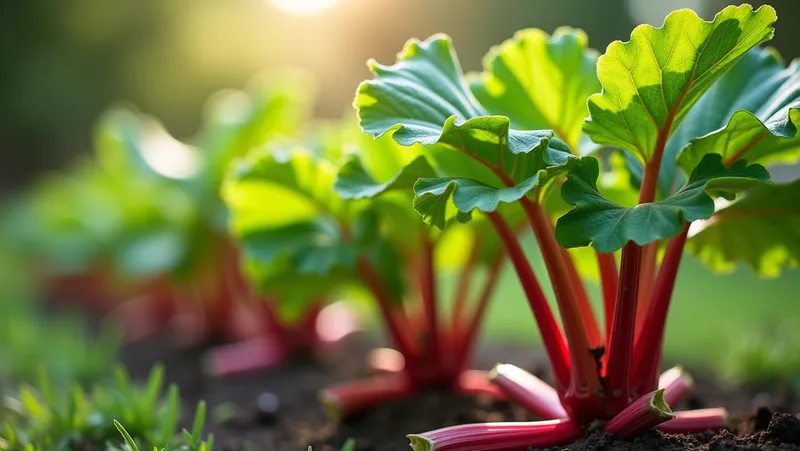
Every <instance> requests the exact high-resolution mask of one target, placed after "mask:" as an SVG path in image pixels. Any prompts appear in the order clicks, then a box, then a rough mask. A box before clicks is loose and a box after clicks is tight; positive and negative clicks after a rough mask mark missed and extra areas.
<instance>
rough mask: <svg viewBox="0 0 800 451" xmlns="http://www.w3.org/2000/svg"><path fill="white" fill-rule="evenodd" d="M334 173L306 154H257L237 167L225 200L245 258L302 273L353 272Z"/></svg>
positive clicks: (332, 168) (352, 249)
mask: <svg viewBox="0 0 800 451" xmlns="http://www.w3.org/2000/svg"><path fill="white" fill-rule="evenodd" d="M335 174H336V168H335V166H333V165H332V164H331V163H330V162H328V161H327V160H325V159H322V158H319V157H316V156H314V155H310V154H308V153H306V152H302V151H299V150H298V151H295V152H288V153H283V152H272V153H271V152H269V151H266V150H264V151H256V152H253V153H252V155H250V156H249V157H248V158H247V159H246V160H243V161H241V162H240V164H238V165H237V166H236V167H235V168H234V171H233V173H232V175H231V177H230V180H229V181H228V182H227V183H226V185H225V190H224V193H223V196H224V198H225V200H226V202H227V205H228V208H229V209H230V210H231V228H232V231H233V233H234V234H235V235H236V236H237V237H239V238H240V239H241V240H242V242H243V244H244V250H245V254H246V256H247V257H248V258H250V259H255V260H257V261H259V262H260V263H262V264H270V263H272V262H274V261H275V260H277V259H279V258H287V259H288V260H289V261H290V262H291V263H292V266H293V267H294V269H295V270H296V271H298V272H300V273H311V274H325V273H327V272H329V271H331V270H332V269H333V268H336V267H352V266H353V264H354V263H355V259H356V256H357V249H356V248H355V245H354V244H352V242H349V241H348V240H345V239H344V234H343V232H342V231H341V230H340V226H339V224H338V220H342V221H345V220H347V219H349V216H347V212H346V205H345V203H344V202H343V201H342V200H341V199H340V198H339V197H338V196H337V195H336V194H335V193H334V192H333V190H332V187H333V182H334V179H335Z"/></svg>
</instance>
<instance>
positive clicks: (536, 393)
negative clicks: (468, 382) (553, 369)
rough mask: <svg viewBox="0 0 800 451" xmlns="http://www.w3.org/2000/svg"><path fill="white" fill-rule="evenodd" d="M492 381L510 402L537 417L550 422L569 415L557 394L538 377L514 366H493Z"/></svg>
mask: <svg viewBox="0 0 800 451" xmlns="http://www.w3.org/2000/svg"><path fill="white" fill-rule="evenodd" d="M489 380H491V381H492V383H493V384H495V385H496V386H497V387H498V388H500V390H501V391H502V392H503V393H505V395H506V396H507V397H508V399H510V400H511V401H514V402H516V403H517V404H519V405H521V406H523V407H525V408H526V409H528V410H530V411H531V412H533V413H534V414H536V415H537V416H539V417H541V418H544V419H547V420H550V419H559V418H567V417H568V416H569V415H568V414H567V411H566V410H564V407H562V406H561V400H560V399H559V398H558V392H556V390H555V389H554V388H553V387H551V386H549V385H547V384H546V383H545V382H543V381H542V380H541V379H539V378H538V377H536V376H534V375H533V374H531V373H529V372H527V371H525V370H523V369H522V368H519V367H517V366H514V365H509V364H498V365H495V367H494V369H492V372H491V373H490V374H489Z"/></svg>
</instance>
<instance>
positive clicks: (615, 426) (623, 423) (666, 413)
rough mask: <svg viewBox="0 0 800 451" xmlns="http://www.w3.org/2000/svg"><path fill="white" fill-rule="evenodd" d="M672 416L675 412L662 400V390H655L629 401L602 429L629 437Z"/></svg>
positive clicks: (612, 433)
mask: <svg viewBox="0 0 800 451" xmlns="http://www.w3.org/2000/svg"><path fill="white" fill-rule="evenodd" d="M673 418H675V414H674V413H672V409H670V408H669V405H668V404H667V403H666V402H664V390H656V391H654V392H653V393H649V394H647V395H644V396H642V397H641V398H639V399H637V400H636V401H634V402H632V403H630V404H629V405H628V406H627V407H626V408H625V409H624V410H623V411H622V412H620V413H618V414H617V415H616V416H615V417H614V418H612V419H611V420H610V421H609V422H608V424H606V427H605V429H603V430H604V431H605V432H606V433H608V434H611V435H615V436H617V437H623V438H624V437H630V436H633V435H637V434H639V433H641V432H644V431H646V430H648V429H652V428H653V427H655V426H657V425H659V424H661V423H663V422H665V421H668V420H671V419H673Z"/></svg>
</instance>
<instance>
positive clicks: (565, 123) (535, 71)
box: [470, 27, 600, 154]
mask: <svg viewBox="0 0 800 451" xmlns="http://www.w3.org/2000/svg"><path fill="white" fill-rule="evenodd" d="M588 41H589V40H588V37H587V36H586V33H584V32H583V31H581V30H574V29H572V28H567V27H563V28H559V29H557V30H556V31H555V33H553V35H552V36H549V35H548V34H547V33H545V32H544V31H542V30H538V29H528V30H522V31H518V32H517V33H515V34H514V37H513V38H511V39H509V40H507V41H505V42H504V43H502V44H500V45H499V46H497V47H495V48H493V49H492V51H491V52H489V54H487V55H486V57H485V58H484V60H483V67H484V70H483V72H482V73H480V74H479V75H478V76H477V77H475V78H474V79H473V80H472V82H471V84H470V85H471V88H472V92H473V93H474V94H475V97H476V98H477V99H478V101H480V103H481V104H482V105H484V106H485V107H486V108H487V109H488V110H489V111H491V112H492V113H495V114H502V115H504V116H508V117H509V118H510V119H511V125H512V126H513V127H516V128H519V129H523V130H553V131H554V132H555V133H556V136H557V137H558V138H560V139H562V140H564V141H565V142H567V143H569V145H570V147H572V148H573V149H576V150H578V149H580V152H581V153H582V154H586V153H588V152H590V151H591V150H592V149H593V148H594V147H595V146H593V145H592V143H591V142H590V141H589V140H588V139H583V138H585V136H584V135H583V132H582V130H581V126H582V125H583V121H584V119H586V116H588V115H589V110H588V109H587V107H586V99H588V98H589V96H590V95H592V94H594V93H597V92H599V91H600V82H599V81H598V80H597V68H596V64H597V55H598V54H597V52H596V51H595V50H592V49H589V48H588V46H587V45H588ZM582 141H583V142H582Z"/></svg>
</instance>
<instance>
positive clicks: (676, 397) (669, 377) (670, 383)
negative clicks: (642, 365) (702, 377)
mask: <svg viewBox="0 0 800 451" xmlns="http://www.w3.org/2000/svg"><path fill="white" fill-rule="evenodd" d="M658 388H660V389H663V390H664V401H665V402H666V403H667V404H669V405H671V406H673V405H675V404H677V403H679V402H681V401H682V400H683V399H685V398H686V397H687V396H689V393H691V391H692V388H694V380H693V379H692V377H691V376H689V375H688V374H687V373H686V372H685V371H683V368H681V367H678V366H676V367H675V368H671V369H668V370H667V371H664V372H663V373H661V376H660V377H659V378H658Z"/></svg>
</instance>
